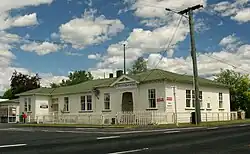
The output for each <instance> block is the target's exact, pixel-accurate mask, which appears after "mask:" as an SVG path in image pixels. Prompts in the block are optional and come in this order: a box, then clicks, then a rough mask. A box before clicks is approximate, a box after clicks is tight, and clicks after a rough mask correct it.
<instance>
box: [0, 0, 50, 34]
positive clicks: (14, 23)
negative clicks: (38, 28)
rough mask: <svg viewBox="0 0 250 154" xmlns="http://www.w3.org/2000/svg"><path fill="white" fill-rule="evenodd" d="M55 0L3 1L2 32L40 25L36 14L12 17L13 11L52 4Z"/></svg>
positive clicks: (0, 25) (1, 13) (0, 15)
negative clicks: (14, 28) (13, 28)
mask: <svg viewBox="0 0 250 154" xmlns="http://www.w3.org/2000/svg"><path fill="white" fill-rule="evenodd" d="M52 2H53V0H35V1H34V0H21V1H16V0H1V3H0V30H4V29H8V28H11V27H23V26H33V25H36V24H38V21H37V15H36V13H32V14H27V15H24V16H15V17H12V16H11V15H10V11H11V10H13V9H19V8H23V7H27V6H38V5H41V4H51V3H52Z"/></svg>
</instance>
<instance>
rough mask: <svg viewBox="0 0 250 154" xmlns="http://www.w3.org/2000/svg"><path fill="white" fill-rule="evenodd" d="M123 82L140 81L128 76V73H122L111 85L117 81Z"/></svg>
mask: <svg viewBox="0 0 250 154" xmlns="http://www.w3.org/2000/svg"><path fill="white" fill-rule="evenodd" d="M118 82H119V83H122V82H136V83H139V82H138V81H137V80H135V79H133V78H131V77H129V76H127V75H122V76H120V77H119V78H118V79H116V80H115V82H113V83H112V84H111V85H110V86H111V87H112V86H114V85H115V84H117V83H118Z"/></svg>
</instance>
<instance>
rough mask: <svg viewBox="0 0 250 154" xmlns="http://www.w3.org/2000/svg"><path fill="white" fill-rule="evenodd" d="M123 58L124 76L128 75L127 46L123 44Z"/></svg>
mask: <svg viewBox="0 0 250 154" xmlns="http://www.w3.org/2000/svg"><path fill="white" fill-rule="evenodd" d="M123 58H124V64H123V65H124V66H123V74H126V45H125V44H123Z"/></svg>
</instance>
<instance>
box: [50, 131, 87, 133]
mask: <svg viewBox="0 0 250 154" xmlns="http://www.w3.org/2000/svg"><path fill="white" fill-rule="evenodd" d="M55 132H57V133H84V132H80V131H63V130H58V131H55Z"/></svg>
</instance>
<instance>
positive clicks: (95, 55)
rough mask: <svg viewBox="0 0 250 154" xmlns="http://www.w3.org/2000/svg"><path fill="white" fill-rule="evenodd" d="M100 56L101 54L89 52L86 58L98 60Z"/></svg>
mask: <svg viewBox="0 0 250 154" xmlns="http://www.w3.org/2000/svg"><path fill="white" fill-rule="evenodd" d="M100 58H101V55H100V54H90V55H88V59H95V60H98V59H100Z"/></svg>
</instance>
